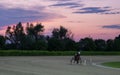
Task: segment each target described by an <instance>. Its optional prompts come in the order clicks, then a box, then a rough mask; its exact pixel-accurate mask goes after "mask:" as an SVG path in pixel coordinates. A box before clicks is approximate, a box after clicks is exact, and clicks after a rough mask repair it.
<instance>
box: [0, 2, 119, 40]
mask: <svg viewBox="0 0 120 75" xmlns="http://www.w3.org/2000/svg"><path fill="white" fill-rule="evenodd" d="M119 3H120V0H0V34H3V33H4V31H5V30H6V29H5V28H6V27H7V26H8V25H13V24H17V23H18V22H22V23H26V22H34V23H35V22H37V23H38V22H39V23H40V22H41V23H42V24H43V25H44V26H45V34H50V32H51V30H52V29H53V28H55V27H59V26H60V25H62V26H64V27H66V28H68V29H69V30H71V31H72V33H73V34H74V38H75V39H76V40H79V39H80V38H84V37H89V36H90V37H92V38H94V39H99V38H101V39H114V37H115V36H118V35H119V34H120V4H119Z"/></svg>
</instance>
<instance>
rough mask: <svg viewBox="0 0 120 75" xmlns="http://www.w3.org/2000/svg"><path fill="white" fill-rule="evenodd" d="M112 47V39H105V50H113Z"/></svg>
mask: <svg viewBox="0 0 120 75" xmlns="http://www.w3.org/2000/svg"><path fill="white" fill-rule="evenodd" d="M114 49H115V48H114V40H111V39H109V40H107V51H113V50H114Z"/></svg>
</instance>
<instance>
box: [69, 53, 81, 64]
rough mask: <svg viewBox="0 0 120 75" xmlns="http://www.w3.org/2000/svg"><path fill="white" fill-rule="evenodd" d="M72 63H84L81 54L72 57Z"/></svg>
mask: <svg viewBox="0 0 120 75" xmlns="http://www.w3.org/2000/svg"><path fill="white" fill-rule="evenodd" d="M70 62H71V64H72V63H76V64H79V63H82V59H81V57H80V55H78V54H77V55H75V56H74V57H72V59H71V60H70Z"/></svg>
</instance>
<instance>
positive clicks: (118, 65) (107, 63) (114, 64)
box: [102, 61, 120, 68]
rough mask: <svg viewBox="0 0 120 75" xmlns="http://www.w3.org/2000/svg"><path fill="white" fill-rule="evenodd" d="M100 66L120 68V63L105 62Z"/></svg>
mask: <svg viewBox="0 0 120 75" xmlns="http://www.w3.org/2000/svg"><path fill="white" fill-rule="evenodd" d="M102 65H104V66H108V67H113V68H120V61H119V62H106V63H103V64H102Z"/></svg>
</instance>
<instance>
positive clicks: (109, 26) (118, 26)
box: [102, 24, 120, 29]
mask: <svg viewBox="0 0 120 75" xmlns="http://www.w3.org/2000/svg"><path fill="white" fill-rule="evenodd" d="M102 28H108V29H120V24H114V25H104V26H102Z"/></svg>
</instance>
